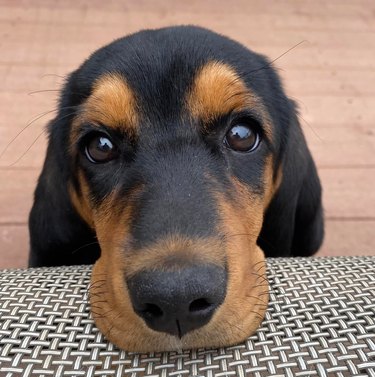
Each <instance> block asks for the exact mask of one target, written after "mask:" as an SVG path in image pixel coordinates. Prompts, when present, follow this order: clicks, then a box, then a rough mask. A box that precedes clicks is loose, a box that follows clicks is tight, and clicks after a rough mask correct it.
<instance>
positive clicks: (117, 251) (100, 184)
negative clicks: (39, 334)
mask: <svg viewBox="0 0 375 377" xmlns="http://www.w3.org/2000/svg"><path fill="white" fill-rule="evenodd" d="M48 130H49V144H48V150H47V156H46V159H45V163H44V166H43V171H42V173H41V176H40V178H39V181H38V185H37V188H36V192H35V201H34V205H33V208H32V210H31V214H30V221H29V224H30V237H31V253H30V266H56V265H72V264H83V263H84V264H87V263H95V265H94V268H93V272H92V283H91V286H90V297H91V298H90V300H91V309H92V314H93V317H94V319H95V321H96V324H97V326H98V327H99V329H100V330H101V331H102V332H103V333H104V335H106V336H107V338H108V339H109V340H110V341H112V342H114V343H115V344H116V345H118V346H119V347H121V348H124V349H126V350H129V351H165V350H175V349H185V348H196V347H207V346H215V347H217V346H226V345H231V344H235V343H238V342H240V341H242V340H244V339H245V338H247V337H248V336H249V335H250V334H252V333H253V332H254V331H255V330H256V329H257V327H258V326H259V324H260V322H261V320H262V318H263V316H264V313H265V310H266V308H267V302H268V284H267V280H266V268H265V256H267V257H287V256H309V255H312V254H313V253H314V252H315V251H316V250H317V249H318V248H319V246H320V244H321V242H322V238H323V218H322V204H321V187H320V183H319V178H318V175H317V171H316V168H315V165H314V162H313V160H312V158H311V155H310V153H309V151H308V148H307V146H306V142H305V139H304V136H303V134H302V131H301V127H300V125H299V123H298V119H297V115H296V109H295V105H294V104H293V102H292V101H290V100H289V99H288V98H287V97H286V95H285V94H284V92H283V89H282V87H281V84H280V80H279V78H278V76H277V74H276V73H275V71H274V70H273V69H272V66H271V64H270V63H269V62H268V61H267V60H266V59H265V58H264V57H263V56H261V55H258V54H256V53H254V52H251V51H249V50H248V49H246V48H245V47H243V46H242V45H240V44H238V43H236V42H234V41H232V40H230V39H228V38H225V37H223V36H220V35H218V34H215V33H213V32H211V31H208V30H205V29H202V28H198V27H190V26H189V27H171V28H164V29H160V30H145V31H141V32H139V33H136V34H133V35H130V36H128V37H125V38H122V39H119V40H117V41H115V42H113V43H111V44H110V45H108V46H106V47H104V48H102V49H100V50H98V51H97V52H95V53H94V54H93V55H92V56H91V57H90V58H89V59H88V60H87V61H85V62H84V63H83V64H82V66H81V67H80V68H78V70H76V71H75V72H73V73H72V74H71V75H70V76H69V78H68V80H67V82H66V84H65V86H64V88H63V90H62V94H61V98H60V104H59V111H58V114H57V116H56V118H55V119H54V120H53V121H52V122H51V123H50V124H49V128H48Z"/></svg>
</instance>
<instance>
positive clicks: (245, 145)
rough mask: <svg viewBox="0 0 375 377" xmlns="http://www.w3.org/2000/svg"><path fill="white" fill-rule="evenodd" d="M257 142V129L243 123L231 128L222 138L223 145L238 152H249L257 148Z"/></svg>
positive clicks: (258, 137) (258, 140) (258, 139)
mask: <svg viewBox="0 0 375 377" xmlns="http://www.w3.org/2000/svg"><path fill="white" fill-rule="evenodd" d="M259 142H260V136H259V132H258V130H257V127H255V126H252V125H250V124H248V123H245V122H240V123H237V124H235V125H234V126H232V127H231V128H230V129H229V131H228V132H227V134H226V135H225V138H224V144H225V145H226V146H227V147H228V148H230V149H233V150H235V151H238V152H251V151H253V150H255V149H256V148H257V147H258V145H259Z"/></svg>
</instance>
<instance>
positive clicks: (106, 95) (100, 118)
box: [78, 73, 139, 136]
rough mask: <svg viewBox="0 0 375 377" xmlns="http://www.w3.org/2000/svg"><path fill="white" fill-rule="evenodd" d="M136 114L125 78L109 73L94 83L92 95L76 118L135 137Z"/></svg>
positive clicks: (134, 99)
mask: <svg viewBox="0 0 375 377" xmlns="http://www.w3.org/2000/svg"><path fill="white" fill-rule="evenodd" d="M138 113H139V112H138V105H137V102H136V96H135V94H134V92H133V90H132V89H131V88H130V86H129V85H128V84H127V83H126V80H125V78H124V77H122V76H121V75H119V74H116V73H109V74H105V75H104V76H102V77H100V78H99V79H98V80H97V81H96V82H95V83H94V86H93V91H92V94H91V95H90V96H89V98H88V99H87V100H86V102H85V103H84V104H83V106H82V109H81V111H80V114H79V116H78V118H79V120H83V121H85V122H92V123H94V124H95V123H100V124H103V125H105V126H107V127H112V128H117V129H125V130H126V131H127V132H128V134H130V135H132V136H136V134H137V131H138V118H139V116H138Z"/></svg>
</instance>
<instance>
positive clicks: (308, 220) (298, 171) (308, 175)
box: [258, 103, 324, 257]
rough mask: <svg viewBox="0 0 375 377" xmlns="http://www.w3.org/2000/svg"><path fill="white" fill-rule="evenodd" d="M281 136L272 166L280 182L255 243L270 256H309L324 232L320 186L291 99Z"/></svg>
mask: <svg viewBox="0 0 375 377" xmlns="http://www.w3.org/2000/svg"><path fill="white" fill-rule="evenodd" d="M283 137H284V141H283V142H282V143H281V144H283V145H281V153H280V158H279V161H280V162H279V164H278V166H275V169H276V170H278V171H279V173H280V174H281V183H280V186H279V188H278V189H277V191H276V193H275V195H274V197H273V199H272V200H271V203H270V205H269V206H268V208H267V210H266V213H265V217H264V222H263V227H262V230H261V233H260V236H259V239H258V243H259V245H260V247H261V248H262V249H263V250H264V252H265V254H266V256H269V257H278V256H310V255H312V254H314V253H315V252H316V251H317V250H318V249H319V247H320V245H321V243H322V241H323V236H324V224H323V209H322V194H321V191H322V190H321V185H320V181H319V177H318V174H317V170H316V167H315V164H314V161H313V159H312V157H311V154H310V151H309V150H308V148H307V145H306V141H305V138H304V135H303V133H302V130H301V127H300V124H299V122H298V118H297V114H296V111H295V107H294V104H292V103H291V107H290V114H289V130H288V132H287V133H285V134H284V135H283ZM275 165H276V164H275Z"/></svg>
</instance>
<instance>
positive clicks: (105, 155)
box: [85, 134, 117, 164]
mask: <svg viewBox="0 0 375 377" xmlns="http://www.w3.org/2000/svg"><path fill="white" fill-rule="evenodd" d="M85 155H86V157H87V159H88V160H89V161H90V162H92V163H95V164H100V163H104V162H108V161H110V160H113V159H114V158H115V157H116V156H117V149H116V147H115V146H114V144H113V143H112V141H111V139H110V138H109V137H108V136H107V135H104V134H103V135H102V134H99V135H95V136H94V137H92V138H91V139H90V140H89V141H88V143H87V144H86V147H85Z"/></svg>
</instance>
